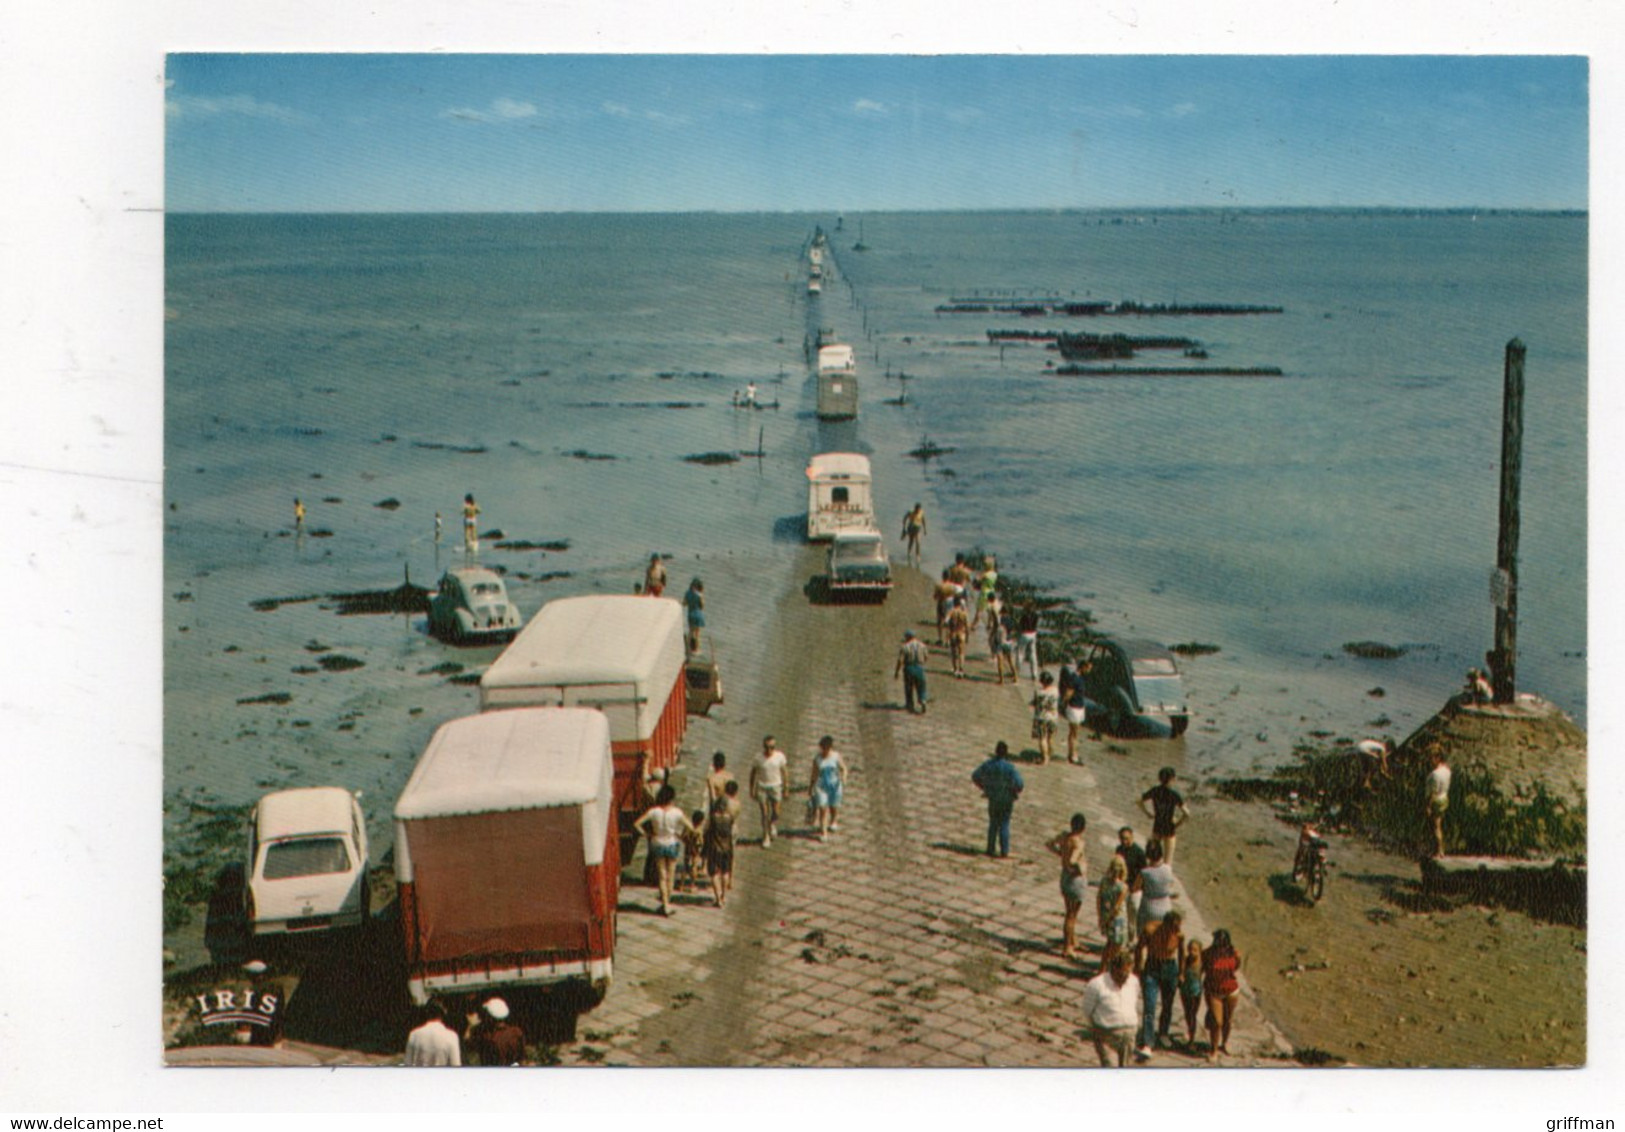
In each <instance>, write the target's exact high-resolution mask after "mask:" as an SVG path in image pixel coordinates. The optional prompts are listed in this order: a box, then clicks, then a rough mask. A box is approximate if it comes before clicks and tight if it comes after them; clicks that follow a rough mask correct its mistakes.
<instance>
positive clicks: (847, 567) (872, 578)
mask: <svg viewBox="0 0 1625 1132" xmlns="http://www.w3.org/2000/svg"><path fill="white" fill-rule="evenodd" d="M827 574H828V577H829V592H830V596H831V597H836V598H843V597H859V598H868V599H869V600H872V601H885V600H886V594H887V593H888V592H890V590H891V587H892V576H891V559H890V558H888V557H887V556H886V541H885V539H883V538H882V537H881V535H880V532H879V531H876V530H858V531H839V532H837V533H836V535H835V536H834V538H833V539H831V541H830V544H829V556H828V566H827Z"/></svg>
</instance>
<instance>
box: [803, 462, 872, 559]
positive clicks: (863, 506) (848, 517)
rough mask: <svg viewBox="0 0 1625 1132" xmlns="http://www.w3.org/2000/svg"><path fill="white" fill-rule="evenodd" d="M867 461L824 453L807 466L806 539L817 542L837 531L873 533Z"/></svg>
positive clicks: (870, 488)
mask: <svg viewBox="0 0 1625 1132" xmlns="http://www.w3.org/2000/svg"><path fill="white" fill-rule="evenodd" d="M873 487H874V485H873V482H872V480H871V477H870V475H869V457H867V456H860V455H858V454H857V453H856V452H823V453H820V454H819V455H817V456H814V457H813V458H812V459H811V460H809V461H808V462H807V538H808V539H810V540H812V541H814V542H819V541H822V540H824V539H829V538H834V537H835V533H836V532H837V531H863V530H876V529H878V527H877V526H876V524H875V504H874V492H873Z"/></svg>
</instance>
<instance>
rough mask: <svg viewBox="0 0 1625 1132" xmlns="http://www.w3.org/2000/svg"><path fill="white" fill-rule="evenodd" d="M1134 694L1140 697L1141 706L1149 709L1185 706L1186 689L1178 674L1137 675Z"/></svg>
mask: <svg viewBox="0 0 1625 1132" xmlns="http://www.w3.org/2000/svg"><path fill="white" fill-rule="evenodd" d="M1134 694H1135V695H1136V696H1138V697H1139V698H1140V707H1142V708H1144V709H1146V710H1147V711H1149V710H1151V709H1153V708H1158V707H1164V708H1182V707H1184V706H1185V689H1184V687H1183V686H1181V684H1180V682H1179V677H1177V676H1136V677H1134Z"/></svg>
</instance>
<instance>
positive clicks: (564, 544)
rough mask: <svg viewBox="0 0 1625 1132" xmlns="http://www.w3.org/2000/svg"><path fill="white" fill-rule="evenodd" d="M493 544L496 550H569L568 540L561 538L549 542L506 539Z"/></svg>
mask: <svg viewBox="0 0 1625 1132" xmlns="http://www.w3.org/2000/svg"><path fill="white" fill-rule="evenodd" d="M494 545H495V546H496V548H497V549H498V550H569V549H570V540H569V539H567V538H561V539H553V540H552V541H550V542H531V541H530V540H529V539H508V540H505V541H503V542H499V543H495V544H494Z"/></svg>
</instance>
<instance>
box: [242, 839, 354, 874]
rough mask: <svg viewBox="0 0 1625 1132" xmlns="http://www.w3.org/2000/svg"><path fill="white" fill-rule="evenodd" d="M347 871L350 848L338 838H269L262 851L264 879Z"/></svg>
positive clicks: (261, 872) (261, 871) (348, 868)
mask: <svg viewBox="0 0 1625 1132" xmlns="http://www.w3.org/2000/svg"><path fill="white" fill-rule="evenodd" d="M349 870H350V851H349V849H348V848H346V846H345V844H344V839H343V838H342V837H301V838H299V839H298V840H296V841H273V842H272V843H271V844H270V846H269V847H268V848H267V849H266V850H265V867H264V868H263V869H261V870H260V875H261V876H263V877H264V878H265V879H266V880H287V879H288V878H290V877H314V876H321V875H323V874H325V873H343V872H348V871H349Z"/></svg>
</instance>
